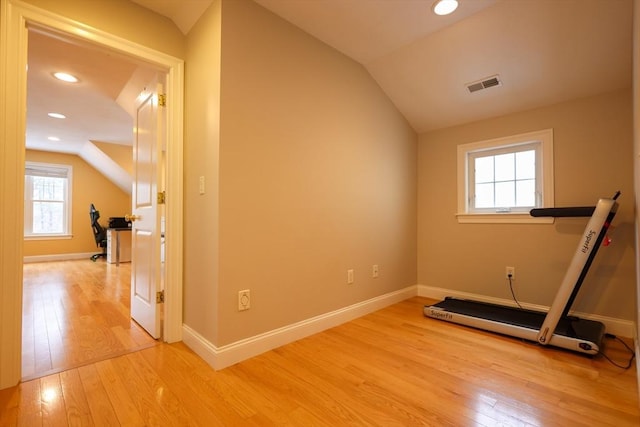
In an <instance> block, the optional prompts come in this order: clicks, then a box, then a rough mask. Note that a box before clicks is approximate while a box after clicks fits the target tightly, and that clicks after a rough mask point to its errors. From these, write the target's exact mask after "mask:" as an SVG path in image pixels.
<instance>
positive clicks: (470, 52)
mask: <svg viewBox="0 0 640 427" xmlns="http://www.w3.org/2000/svg"><path fill="white" fill-rule="evenodd" d="M131 1H134V2H135V3H138V4H140V5H142V6H144V7H147V8H149V9H151V10H154V11H156V12H158V13H160V14H162V15H164V16H167V17H169V18H171V19H172V20H173V21H174V22H175V23H176V25H177V26H178V27H179V28H180V29H181V31H182V32H183V33H185V34H186V33H188V31H189V30H190V29H191V27H192V26H193V25H194V24H195V22H196V21H197V19H198V18H199V17H200V16H201V14H202V13H203V12H204V11H205V10H206V8H207V7H208V5H209V4H210V3H211V0H131ZM255 1H256V2H257V3H259V4H260V5H262V6H264V7H266V8H267V9H269V10H271V11H272V12H274V13H276V14H278V15H280V16H281V17H283V18H284V19H286V20H288V21H289V22H291V23H293V24H294V25H296V26H298V27H300V28H301V29H303V30H304V31H307V32H308V33H310V34H312V35H314V36H315V37H317V38H318V39H320V40H322V41H324V42H325V43H327V44H329V45H331V46H333V47H334V48H335V49H337V50H339V51H341V52H343V53H344V54H345V55H348V56H350V57H351V58H353V59H354V60H356V61H358V62H360V63H361V64H362V65H363V66H364V67H366V69H367V70H368V71H369V72H370V73H371V75H372V76H373V78H374V79H375V80H376V81H377V82H378V84H379V85H380V87H381V88H382V90H383V91H384V92H385V93H386V94H387V96H389V98H390V99H391V100H392V101H393V102H394V104H395V105H396V106H397V108H398V109H399V111H400V112H401V113H402V114H403V115H404V116H405V117H406V118H407V120H408V121H409V123H410V124H411V125H412V126H413V128H414V129H415V130H416V131H417V132H418V133H422V132H426V131H429V130H433V129H438V128H443V127H448V126H453V125H457V124H461V123H467V122H471V121H476V120H481V119H485V118H488V117H495V116H500V115H505V114H509V113H512V112H516V111H523V110H527V109H532V108H536V107H540V106H544V105H549V104H554V103H559V102H563V101H566V100H569V99H575V98H580V97H587V96H591V95H595V94H598V93H605V92H609V91H613V90H616V89H621V88H626V87H630V86H631V70H632V43H631V30H632V1H631V0H561V1H560V0H459V3H460V7H459V9H458V10H457V11H456V12H455V13H454V14H453V15H451V16H448V17H437V16H435V15H434V14H432V12H431V5H432V0H255ZM32 37H33V40H32V39H30V43H29V44H30V52H29V99H28V111H29V112H28V128H29V129H28V135H27V144H28V146H31V147H34V146H41V145H42V144H45V141H44V138H45V137H46V136H49V135H50V134H51V133H53V132H54V131H55V132H58V134H60V135H63V140H68V141H85V140H98V141H108V142H116V143H128V142H129V141H130V138H131V126H132V124H131V120H130V118H129V115H128V114H126V112H125V110H124V109H123V108H122V107H120V106H118V105H117V104H115V102H114V100H115V99H116V98H117V96H118V93H120V92H121V91H122V90H123V88H124V87H125V86H126V84H127V81H128V79H130V78H132V76H134V75H135V73H136V72H137V71H136V70H137V69H139V68H138V67H136V66H135V65H132V64H131V63H130V62H128V61H127V60H124V58H117V57H114V56H113V54H107V53H106V52H102V51H96V50H95V49H89V48H87V47H86V46H83V45H82V44H79V43H77V42H69V41H68V40H66V41H65V40H56V39H51V38H48V37H38V35H35V36H33V35H32ZM50 43H54V44H60V43H62V45H55V46H54V45H51V44H50ZM53 52H55V55H54V54H53ZM61 52H63V53H61ZM65 67H66V68H67V69H69V70H78V71H77V72H78V73H80V74H81V84H80V85H77V86H73V87H72V86H70V85H64V86H61V85H60V84H59V83H57V82H55V83H52V80H51V79H50V78H49V77H50V72H51V70H52V69H54V68H65ZM495 74H498V75H500V78H501V80H502V85H501V86H498V87H494V88H490V89H486V90H483V91H479V92H475V93H469V92H468V91H467V89H466V87H465V84H466V83H469V82H472V81H476V80H479V79H482V78H485V77H489V76H493V75H495ZM54 85H57V86H54ZM63 87H64V89H62V88H63ZM58 110H60V112H64V111H68V112H69V113H70V114H68V116H69V119H67V120H66V121H64V123H61V122H56V121H55V120H54V119H50V118H48V117H46V116H44V114H45V113H46V112H49V111H58ZM123 123H124V124H123ZM38 144H40V145H38ZM59 145H61V144H59ZM58 150H60V148H59V147H58Z"/></svg>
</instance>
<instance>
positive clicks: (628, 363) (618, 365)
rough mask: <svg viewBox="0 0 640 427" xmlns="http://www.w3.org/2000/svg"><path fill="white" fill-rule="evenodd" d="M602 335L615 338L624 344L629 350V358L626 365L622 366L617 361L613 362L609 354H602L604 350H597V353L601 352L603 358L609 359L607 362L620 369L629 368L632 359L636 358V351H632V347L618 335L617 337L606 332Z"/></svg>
mask: <svg viewBox="0 0 640 427" xmlns="http://www.w3.org/2000/svg"><path fill="white" fill-rule="evenodd" d="M604 336H605V337H607V338H609V339H615V340H618V341H620V342H621V343H622V345H624V346H625V347H626V348H627V350H629V353H631V358H630V359H629V361H628V362H627V365H626V366H623V365H620V364H618V363H616V362H614V361H613V360H611V359H610V358H609V356H607V355H606V354H604V352H603V351H598V353H599V354H601V355H602V356H603V357H604V358H605V359H607V360H608V361H609V363H611V364H612V365H613V366H615V367H618V368H620V369H625V370H626V369H629V368H630V367H631V365H632V364H633V359H635V358H636V352H635V351H633V349H632V348H631V347H629V345H627V343H626V342H624V341H622V340H621V339H620V338H619V337H617V336H615V335H613V334H608V333H607V334H604Z"/></svg>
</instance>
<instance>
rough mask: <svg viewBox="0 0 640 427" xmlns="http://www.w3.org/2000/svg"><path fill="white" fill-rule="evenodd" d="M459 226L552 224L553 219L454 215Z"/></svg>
mask: <svg viewBox="0 0 640 427" xmlns="http://www.w3.org/2000/svg"><path fill="white" fill-rule="evenodd" d="M456 218H457V219H458V223H460V224H553V223H554V220H555V218H553V217H544V216H541V217H532V216H531V215H529V214H522V213H493V214H486V213H473V214H456Z"/></svg>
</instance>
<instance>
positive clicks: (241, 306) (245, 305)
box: [238, 289, 251, 311]
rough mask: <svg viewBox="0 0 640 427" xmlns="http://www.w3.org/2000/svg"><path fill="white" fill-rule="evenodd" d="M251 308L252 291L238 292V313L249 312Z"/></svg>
mask: <svg viewBox="0 0 640 427" xmlns="http://www.w3.org/2000/svg"><path fill="white" fill-rule="evenodd" d="M250 308H251V291H250V290H249V289H245V290H244V291H239V292H238V311H244V310H249V309H250Z"/></svg>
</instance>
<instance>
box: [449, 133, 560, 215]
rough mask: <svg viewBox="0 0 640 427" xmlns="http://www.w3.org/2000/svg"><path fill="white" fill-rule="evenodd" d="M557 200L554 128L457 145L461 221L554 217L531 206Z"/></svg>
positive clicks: (547, 203)
mask: <svg viewBox="0 0 640 427" xmlns="http://www.w3.org/2000/svg"><path fill="white" fill-rule="evenodd" d="M552 206H553V131H552V130H551V129H547V130H543V131H539V132H532V133H527V134H522V135H515V136H509V137H505V138H498V139H493V140H489V141H480V142H474V143H471V144H464V145H460V146H458V221H459V222H552V219H550V218H533V217H531V216H529V211H530V210H531V209H533V208H537V207H552Z"/></svg>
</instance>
